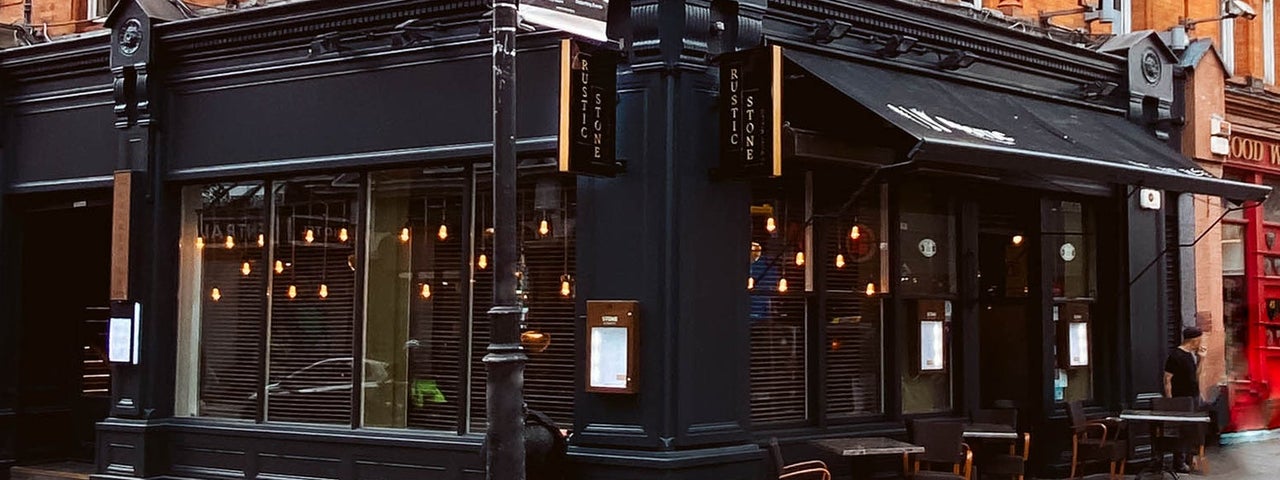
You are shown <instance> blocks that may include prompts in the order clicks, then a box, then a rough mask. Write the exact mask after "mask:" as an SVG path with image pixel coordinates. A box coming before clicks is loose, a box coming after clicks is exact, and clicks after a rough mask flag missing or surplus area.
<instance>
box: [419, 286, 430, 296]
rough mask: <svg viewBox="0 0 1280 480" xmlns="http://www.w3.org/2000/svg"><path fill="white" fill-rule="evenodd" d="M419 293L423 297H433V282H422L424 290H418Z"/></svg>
mask: <svg viewBox="0 0 1280 480" xmlns="http://www.w3.org/2000/svg"><path fill="white" fill-rule="evenodd" d="M418 294H419V295H422V298H431V284H428V283H424V284H422V291H420V292H418Z"/></svg>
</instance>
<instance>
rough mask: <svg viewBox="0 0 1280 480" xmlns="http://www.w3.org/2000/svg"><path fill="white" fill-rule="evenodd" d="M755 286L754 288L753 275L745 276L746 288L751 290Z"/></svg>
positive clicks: (754, 280)
mask: <svg viewBox="0 0 1280 480" xmlns="http://www.w3.org/2000/svg"><path fill="white" fill-rule="evenodd" d="M755 288H756V279H755V277H747V290H753V289H755Z"/></svg>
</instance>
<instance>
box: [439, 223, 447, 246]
mask: <svg viewBox="0 0 1280 480" xmlns="http://www.w3.org/2000/svg"><path fill="white" fill-rule="evenodd" d="M436 236H437V237H440V241H441V242H443V241H445V240H447V239H448V238H449V226H448V225H445V224H443V223H441V224H440V231H438V232H436Z"/></svg>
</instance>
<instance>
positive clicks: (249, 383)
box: [177, 166, 577, 432]
mask: <svg viewBox="0 0 1280 480" xmlns="http://www.w3.org/2000/svg"><path fill="white" fill-rule="evenodd" d="M475 171H479V172H480V173H479V174H477V175H475V176H474V177H473V176H472V175H473V173H474V172H475ZM490 181H491V180H490V177H489V176H488V175H487V174H486V173H485V172H484V167H483V166H481V167H479V168H476V169H472V168H466V167H463V166H456V167H441V168H428V169H421V168H419V169H410V170H397V171H383V172H373V173H369V174H354V173H353V174H343V175H324V176H313V177H301V178H290V179H283V180H274V181H269V182H268V181H257V182H241V183H219V184H210V185H200V186H192V187H188V188H186V189H185V190H184V211H183V228H182V239H183V241H182V264H181V267H180V268H181V269H182V282H181V284H180V285H179V290H180V296H181V299H182V302H183V304H182V319H181V322H180V332H179V333H180V340H179V343H180V349H181V355H180V356H179V367H178V368H179V372H178V392H177V393H178V402H177V412H178V414H179V415H186V416H204V417H217V418H228V419H240V420H251V421H269V422H302V423H324V424H335V425H352V426H356V427H383V428H415V429H427V430H441V431H456V432H466V431H468V430H481V429H483V428H484V427H485V425H484V420H483V419H484V410H485V409H484V401H485V400H484V387H485V384H484V366H483V364H481V363H480V362H479V359H480V358H481V357H483V356H484V353H485V351H484V349H485V346H486V345H487V343H488V338H487V334H488V324H487V321H486V315H487V312H488V308H489V300H488V298H489V296H490V292H489V289H490V288H491V286H492V280H491V278H492V274H491V273H490V272H491V262H492V261H493V258H492V255H493V252H492V243H493V242H492V230H491V228H492V220H491V218H492V212H491V211H489V210H490V205H491V203H490V200H489V198H490V194H489V191H490V190H489V185H488V184H489V182H490ZM572 185H573V184H572V181H571V179H565V178H563V177H559V176H556V175H555V174H554V173H551V172H545V173H543V172H539V171H538V170H536V169H534V168H522V170H521V178H520V181H519V198H520V206H519V208H520V220H521V228H520V232H521V236H520V240H521V242H520V245H521V259H520V260H521V267H520V268H521V270H520V272H521V276H522V278H521V282H520V289H521V290H520V295H521V298H522V299H523V300H524V302H525V305H526V306H527V307H528V308H529V315H528V317H527V321H526V325H525V326H524V327H525V329H526V331H525V334H524V336H523V339H524V340H525V346H526V348H528V349H529V364H528V366H527V369H526V381H525V392H526V394H525V396H526V401H527V402H528V404H529V406H530V407H531V408H534V409H537V410H541V411H544V412H546V413H548V414H549V415H550V416H551V417H552V418H553V419H555V420H556V421H558V422H560V423H562V424H563V425H566V426H567V425H571V424H572V407H573V384H574V382H573V380H574V378H575V377H574V374H575V373H574V372H575V371H576V369H575V365H576V363H577V362H576V361H575V359H576V357H575V355H574V351H573V344H574V339H573V335H574V327H573V326H574V299H573V294H574V292H573V273H574V271H573V268H574V262H573V257H574V249H573V245H574V237H573V212H574V191H573V186H572ZM473 194H474V195H475V196H474V197H473V196H472V195H473ZM268 292H269V295H268V294H267V293H268Z"/></svg>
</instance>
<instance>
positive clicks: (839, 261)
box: [836, 253, 844, 268]
mask: <svg viewBox="0 0 1280 480" xmlns="http://www.w3.org/2000/svg"><path fill="white" fill-rule="evenodd" d="M836 268H844V254H843V253H837V254H836Z"/></svg>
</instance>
